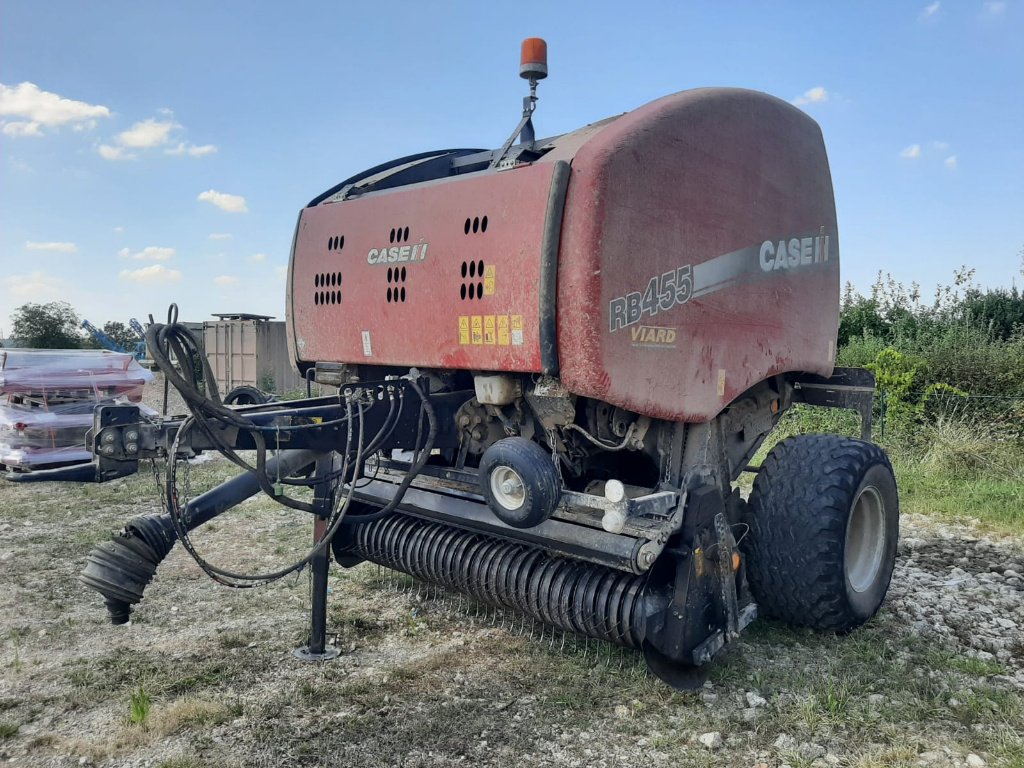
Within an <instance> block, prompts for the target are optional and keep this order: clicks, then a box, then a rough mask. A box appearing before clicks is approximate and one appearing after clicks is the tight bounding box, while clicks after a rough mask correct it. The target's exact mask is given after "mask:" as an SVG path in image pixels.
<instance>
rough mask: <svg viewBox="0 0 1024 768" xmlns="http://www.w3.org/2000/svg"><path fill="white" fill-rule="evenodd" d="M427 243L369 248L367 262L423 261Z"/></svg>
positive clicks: (425, 256)
mask: <svg viewBox="0 0 1024 768" xmlns="http://www.w3.org/2000/svg"><path fill="white" fill-rule="evenodd" d="M428 245H429V243H416V245H392V246H391V247H390V248H371V249H370V252H369V253H368V254H366V263H367V264H394V263H395V262H396V261H423V260H424V259H426V258H427V246H428Z"/></svg>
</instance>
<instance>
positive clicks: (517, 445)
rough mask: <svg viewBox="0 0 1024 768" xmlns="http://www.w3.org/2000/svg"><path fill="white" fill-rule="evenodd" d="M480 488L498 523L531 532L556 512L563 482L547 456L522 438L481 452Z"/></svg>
mask: <svg viewBox="0 0 1024 768" xmlns="http://www.w3.org/2000/svg"><path fill="white" fill-rule="evenodd" d="M480 488H481V491H482V492H483V495H484V498H485V499H486V500H487V506H489V507H490V508H491V511H492V512H494V514H495V515H496V516H497V518H498V519H499V520H501V521H502V522H503V523H506V524H508V525H511V526H512V527H513V528H532V527H533V526H535V525H539V524H540V523H542V522H544V521H545V520H547V519H548V518H549V517H551V513H552V512H554V511H555V507H557V506H558V500H559V499H560V498H561V495H562V480H561V478H560V477H559V475H558V469H557V468H556V467H555V463H554V460H553V459H552V457H551V454H550V453H548V452H547V451H545V450H544V449H543V448H541V447H540V446H539V445H537V443H534V442H532V441H530V440H527V439H525V438H522V437H507V438H505V439H504V440H499V441H498V442H496V443H494V445H492V446H491V447H490V448H488V449H487V450H486V451H484V455H483V458H482V459H481V460H480Z"/></svg>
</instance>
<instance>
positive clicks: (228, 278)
mask: <svg viewBox="0 0 1024 768" xmlns="http://www.w3.org/2000/svg"><path fill="white" fill-rule="evenodd" d="M213 282H214V284H215V285H234V284H235V283H237V282H238V278H237V277H235V276H234V275H217V276H216V277H215V278H213Z"/></svg>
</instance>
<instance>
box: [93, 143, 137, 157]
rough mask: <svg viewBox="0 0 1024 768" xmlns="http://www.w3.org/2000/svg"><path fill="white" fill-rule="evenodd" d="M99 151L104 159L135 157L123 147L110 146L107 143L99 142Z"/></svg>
mask: <svg viewBox="0 0 1024 768" xmlns="http://www.w3.org/2000/svg"><path fill="white" fill-rule="evenodd" d="M99 153H100V157H102V158H103V159H104V160H134V159H135V157H136V155H134V154H133V153H131V152H128V151H126V150H125V149H124V147H112V146H110V145H109V144H100V146H99Z"/></svg>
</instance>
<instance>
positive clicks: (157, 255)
mask: <svg viewBox="0 0 1024 768" xmlns="http://www.w3.org/2000/svg"><path fill="white" fill-rule="evenodd" d="M174 253H175V251H174V249H173V248H161V247H159V246H156V245H149V246H146V247H145V248H143V249H142V250H141V251H136V252H135V253H132V252H131V251H130V250H128V249H127V248H122V249H121V250H120V251H118V252H117V255H118V256H120V257H121V258H122V259H135V260H136V261H168V260H170V259H172V258H174Z"/></svg>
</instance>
